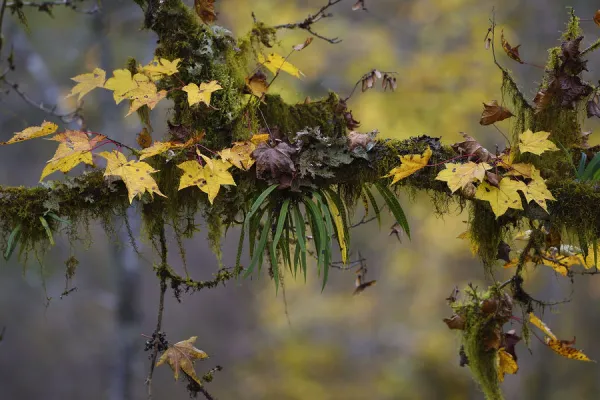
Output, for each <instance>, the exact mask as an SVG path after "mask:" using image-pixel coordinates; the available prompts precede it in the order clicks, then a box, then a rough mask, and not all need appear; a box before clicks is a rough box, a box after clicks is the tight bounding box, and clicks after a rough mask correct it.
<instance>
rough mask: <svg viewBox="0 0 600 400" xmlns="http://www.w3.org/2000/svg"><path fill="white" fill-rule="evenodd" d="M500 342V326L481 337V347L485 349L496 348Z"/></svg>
mask: <svg viewBox="0 0 600 400" xmlns="http://www.w3.org/2000/svg"><path fill="white" fill-rule="evenodd" d="M501 343H502V332H501V330H500V327H497V328H496V329H494V330H493V331H490V332H488V334H487V335H486V336H485V337H484V338H483V348H484V349H485V350H486V351H489V350H492V349H494V350H498V349H499V348H500V345H501Z"/></svg>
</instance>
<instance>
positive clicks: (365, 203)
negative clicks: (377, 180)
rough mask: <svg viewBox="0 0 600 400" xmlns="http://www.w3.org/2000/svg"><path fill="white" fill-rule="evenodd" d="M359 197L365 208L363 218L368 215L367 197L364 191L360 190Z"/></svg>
mask: <svg viewBox="0 0 600 400" xmlns="http://www.w3.org/2000/svg"><path fill="white" fill-rule="evenodd" d="M360 199H361V201H362V204H363V207H364V209H365V218H367V217H368V216H369V198H368V197H367V195H366V194H365V192H364V191H362V192H360Z"/></svg>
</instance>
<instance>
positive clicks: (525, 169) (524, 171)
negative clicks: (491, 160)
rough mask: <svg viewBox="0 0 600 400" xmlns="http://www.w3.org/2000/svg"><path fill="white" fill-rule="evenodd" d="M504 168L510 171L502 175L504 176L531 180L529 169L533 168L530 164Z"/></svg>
mask: <svg viewBox="0 0 600 400" xmlns="http://www.w3.org/2000/svg"><path fill="white" fill-rule="evenodd" d="M505 167H506V168H510V169H509V170H508V171H507V172H506V173H505V174H504V176H524V177H526V178H531V172H532V170H531V168H532V167H533V165H531V164H524V163H516V164H511V165H510V166H505Z"/></svg>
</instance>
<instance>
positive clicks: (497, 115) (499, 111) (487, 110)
mask: <svg viewBox="0 0 600 400" xmlns="http://www.w3.org/2000/svg"><path fill="white" fill-rule="evenodd" d="M512 116H513V113H511V112H510V111H509V110H508V108H505V107H502V106H501V105H499V104H498V102H497V101H496V100H492V101H491V102H489V103H483V113H482V114H481V119H480V120H479V123H480V124H481V125H491V124H493V123H496V122H499V121H503V120H505V119H507V118H510V117H512Z"/></svg>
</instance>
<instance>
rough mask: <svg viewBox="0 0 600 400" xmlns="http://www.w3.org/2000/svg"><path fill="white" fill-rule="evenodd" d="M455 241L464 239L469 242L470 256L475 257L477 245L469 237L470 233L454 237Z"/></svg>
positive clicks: (477, 251)
mask: <svg viewBox="0 0 600 400" xmlns="http://www.w3.org/2000/svg"><path fill="white" fill-rule="evenodd" d="M456 238H457V239H464V240H468V241H469V249H470V250H471V255H473V256H476V255H477V253H479V245H478V244H477V242H476V241H475V240H473V238H472V237H471V232H469V231H464V232H463V233H461V234H460V235H458V236H457V237H456Z"/></svg>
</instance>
